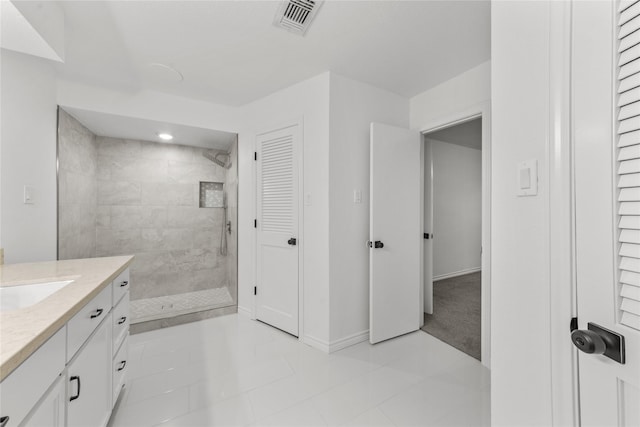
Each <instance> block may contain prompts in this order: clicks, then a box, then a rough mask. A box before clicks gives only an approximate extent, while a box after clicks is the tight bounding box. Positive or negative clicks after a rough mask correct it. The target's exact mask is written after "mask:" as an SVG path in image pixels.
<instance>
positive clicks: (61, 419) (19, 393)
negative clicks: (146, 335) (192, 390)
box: [0, 269, 129, 427]
mask: <svg viewBox="0 0 640 427" xmlns="http://www.w3.org/2000/svg"><path fill="white" fill-rule="evenodd" d="M124 282H126V284H125V285H123V283H124ZM128 336H129V271H128V269H127V270H125V271H124V272H123V273H121V274H120V275H119V276H118V277H117V278H116V280H114V281H113V282H112V283H111V284H109V286H106V287H105V288H104V289H103V290H102V291H100V293H99V294H98V295H97V296H96V297H94V298H93V299H92V300H91V301H89V302H88V303H87V304H86V305H85V306H84V307H83V308H82V309H81V310H80V311H79V312H78V313H76V314H75V315H74V316H73V317H72V318H71V319H70V320H69V321H68V322H67V323H66V324H65V325H64V326H63V327H62V328H61V329H60V330H58V332H56V333H55V334H54V335H53V336H52V337H51V338H49V340H47V342H45V343H44V344H43V345H42V346H40V348H38V350H36V351H35V352H34V353H33V354H31V356H29V358H28V359H26V360H25V361H24V362H23V363H22V364H21V365H20V366H19V367H18V368H16V369H15V370H14V371H13V372H12V373H11V374H9V376H7V377H6V378H5V379H4V380H3V381H2V383H0V427H18V426H21V427H22V426H35V427H42V426H55V427H58V426H60V427H61V426H69V427H76V426H78V427H88V426H92V427H94V426H95V427H103V426H105V425H106V424H107V422H108V421H109V418H110V417H111V412H112V410H113V407H114V405H115V403H116V401H117V398H118V395H119V393H120V390H121V389H122V387H123V386H124V384H125V378H126V375H125V372H126V364H127V362H126V360H127V350H128V348H127V343H128Z"/></svg>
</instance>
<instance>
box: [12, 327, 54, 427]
mask: <svg viewBox="0 0 640 427" xmlns="http://www.w3.org/2000/svg"><path fill="white" fill-rule="evenodd" d="M65 337H66V326H63V327H62V328H61V329H59V330H58V332H56V333H55V334H54V335H53V336H52V337H51V338H49V339H48V340H47V341H46V342H45V343H44V344H42V345H41V346H40V348H39V349H38V350H37V351H36V352H35V353H33V354H32V355H31V356H30V357H29V358H28V359H27V360H25V361H24V363H22V365H20V366H18V367H17V368H16V370H14V371H13V372H12V373H11V374H10V375H9V376H8V377H6V378H5V379H4V380H3V381H2V383H0V420H1V421H0V426H2V427H17V426H19V425H21V424H22V422H23V421H24V420H25V419H26V418H27V416H28V415H29V413H30V412H31V410H32V409H33V408H36V407H37V406H38V403H39V402H40V401H41V399H42V398H43V396H44V394H45V392H46V391H47V390H48V389H49V387H50V386H51V385H52V384H53V383H54V382H55V381H56V380H57V379H59V378H60V375H61V374H62V373H63V372H64V359H65V357H64V355H65ZM45 398H46V397H45Z"/></svg>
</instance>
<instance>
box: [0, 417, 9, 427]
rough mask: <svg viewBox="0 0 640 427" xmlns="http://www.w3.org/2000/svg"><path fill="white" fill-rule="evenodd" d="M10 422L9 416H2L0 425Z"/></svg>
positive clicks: (0, 426)
mask: <svg viewBox="0 0 640 427" xmlns="http://www.w3.org/2000/svg"><path fill="white" fill-rule="evenodd" d="M8 422H9V416H8V415H6V416H4V417H0V427H4V426H6V425H7V423H8Z"/></svg>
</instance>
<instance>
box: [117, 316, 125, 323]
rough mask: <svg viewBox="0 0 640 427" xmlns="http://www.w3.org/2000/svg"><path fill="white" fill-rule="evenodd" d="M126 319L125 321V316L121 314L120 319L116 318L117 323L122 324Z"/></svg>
mask: <svg viewBox="0 0 640 427" xmlns="http://www.w3.org/2000/svg"><path fill="white" fill-rule="evenodd" d="M126 321H127V316H122V317H121V318H120V320H118V325H122V324H123V323H124V322H126Z"/></svg>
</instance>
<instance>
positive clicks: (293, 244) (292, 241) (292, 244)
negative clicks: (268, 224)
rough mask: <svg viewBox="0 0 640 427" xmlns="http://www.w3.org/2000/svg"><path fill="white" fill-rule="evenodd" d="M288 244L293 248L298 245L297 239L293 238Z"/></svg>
mask: <svg viewBox="0 0 640 427" xmlns="http://www.w3.org/2000/svg"><path fill="white" fill-rule="evenodd" d="M287 243H288V244H290V245H291V246H295V245H296V243H297V242H296V238H295V237H292V238H290V239H289V240H287Z"/></svg>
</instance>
